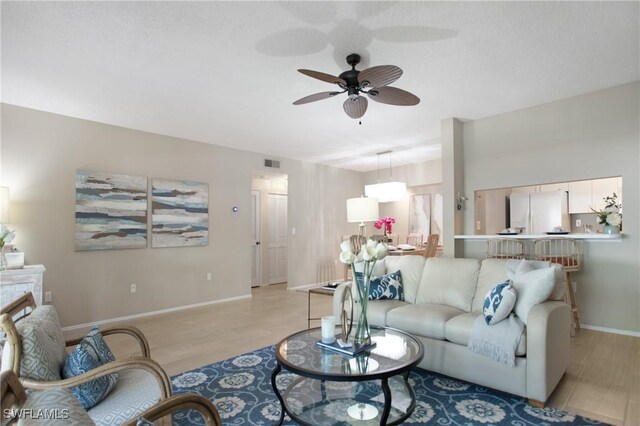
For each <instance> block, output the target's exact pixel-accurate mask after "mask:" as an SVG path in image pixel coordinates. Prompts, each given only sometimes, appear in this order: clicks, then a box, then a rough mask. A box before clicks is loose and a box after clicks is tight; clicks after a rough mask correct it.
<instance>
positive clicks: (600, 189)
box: [591, 177, 622, 210]
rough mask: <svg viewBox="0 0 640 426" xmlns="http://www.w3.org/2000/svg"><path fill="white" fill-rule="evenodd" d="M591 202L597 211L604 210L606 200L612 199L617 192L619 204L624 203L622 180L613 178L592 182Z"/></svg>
mask: <svg viewBox="0 0 640 426" xmlns="http://www.w3.org/2000/svg"><path fill="white" fill-rule="evenodd" d="M591 185H592V186H591V202H592V204H591V205H592V206H593V208H594V209H596V210H602V209H604V207H605V202H604V198H605V197H610V196H612V195H613V193H614V192H615V193H616V195H618V203H621V202H622V194H621V187H622V178H621V177H613V178H606V179H594V180H592V181H591Z"/></svg>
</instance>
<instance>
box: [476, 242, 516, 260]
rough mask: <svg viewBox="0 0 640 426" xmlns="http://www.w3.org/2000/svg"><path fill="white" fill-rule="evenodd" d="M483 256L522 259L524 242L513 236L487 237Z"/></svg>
mask: <svg viewBox="0 0 640 426" xmlns="http://www.w3.org/2000/svg"><path fill="white" fill-rule="evenodd" d="M485 257H486V258H487V259H524V243H523V242H522V241H521V240H517V239H515V238H489V239H488V240H487V246H486V249H485Z"/></svg>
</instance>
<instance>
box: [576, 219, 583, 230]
mask: <svg viewBox="0 0 640 426" xmlns="http://www.w3.org/2000/svg"><path fill="white" fill-rule="evenodd" d="M580 226H582V220H580V219H576V228H578V227H580Z"/></svg>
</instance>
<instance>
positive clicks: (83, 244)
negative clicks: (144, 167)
mask: <svg viewBox="0 0 640 426" xmlns="http://www.w3.org/2000/svg"><path fill="white" fill-rule="evenodd" d="M75 216H76V251H84V250H110V249H127V248H145V247H147V178H146V177H143V176H131V175H121V174H115V173H105V172H95V171H88V170H77V171H76V211H75Z"/></svg>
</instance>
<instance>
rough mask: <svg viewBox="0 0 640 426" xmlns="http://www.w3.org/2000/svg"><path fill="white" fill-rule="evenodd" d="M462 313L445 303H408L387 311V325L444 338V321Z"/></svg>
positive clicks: (418, 333) (427, 335) (422, 334)
mask: <svg viewBox="0 0 640 426" xmlns="http://www.w3.org/2000/svg"><path fill="white" fill-rule="evenodd" d="M462 313H464V311H462V310H460V309H456V308H453V307H451V306H446V305H437V304H433V303H418V304H415V305H412V304H409V305H406V306H402V307H399V308H395V309H392V310H390V311H389V312H388V313H387V325H388V326H389V327H393V328H398V329H400V330H402V331H406V332H407V333H411V334H417V335H419V336H423V337H431V338H433V339H444V337H445V332H444V326H445V324H446V322H447V321H448V320H449V319H451V318H453V317H455V316H457V315H460V314H462Z"/></svg>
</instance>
